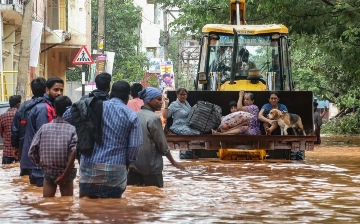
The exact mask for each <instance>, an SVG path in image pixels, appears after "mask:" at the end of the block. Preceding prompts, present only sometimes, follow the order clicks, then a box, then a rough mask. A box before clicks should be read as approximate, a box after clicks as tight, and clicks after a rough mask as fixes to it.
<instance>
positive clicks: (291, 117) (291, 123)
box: [268, 109, 306, 135]
mask: <svg viewBox="0 0 360 224" xmlns="http://www.w3.org/2000/svg"><path fill="white" fill-rule="evenodd" d="M268 118H269V119H270V120H276V121H277V123H278V125H279V126H280V129H281V135H288V132H287V129H288V128H290V127H291V128H292V129H293V131H294V133H295V135H297V132H296V129H300V130H301V131H302V133H303V134H304V135H306V134H305V130H304V126H303V124H302V122H301V117H300V116H299V115H297V114H291V113H288V112H286V111H280V110H278V109H272V110H270V112H269V114H268Z"/></svg>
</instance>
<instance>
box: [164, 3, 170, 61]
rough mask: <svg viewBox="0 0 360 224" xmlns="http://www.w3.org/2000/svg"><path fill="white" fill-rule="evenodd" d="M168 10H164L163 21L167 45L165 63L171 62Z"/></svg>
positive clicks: (165, 46)
mask: <svg viewBox="0 0 360 224" xmlns="http://www.w3.org/2000/svg"><path fill="white" fill-rule="evenodd" d="M167 13H168V12H167V9H166V8H164V9H163V20H164V37H165V44H164V61H165V62H166V61H168V60H169V52H168V45H169V38H170V37H169V31H168V21H167Z"/></svg>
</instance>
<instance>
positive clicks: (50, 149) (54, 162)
mask: <svg viewBox="0 0 360 224" xmlns="http://www.w3.org/2000/svg"><path fill="white" fill-rule="evenodd" d="M71 104H72V103H71V100H70V99H69V97H67V96H58V97H56V99H55V111H56V115H57V118H56V119H54V120H53V121H52V122H50V123H48V124H44V125H43V126H41V128H40V129H39V130H38V132H37V133H36V134H35V136H34V138H33V141H32V143H31V146H30V150H29V157H30V158H31V160H32V161H33V162H34V163H35V164H40V166H41V167H42V169H43V171H44V187H43V197H54V196H55V193H56V188H57V185H60V193H61V196H73V188H74V185H73V181H74V179H75V177H76V168H75V165H74V161H75V149H76V144H77V135H76V130H75V127H74V126H72V125H71V124H69V123H68V122H66V121H64V120H63V119H62V116H63V114H64V112H65V110H66V108H67V107H68V106H71Z"/></svg>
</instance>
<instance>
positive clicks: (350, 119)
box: [321, 110, 360, 134]
mask: <svg viewBox="0 0 360 224" xmlns="http://www.w3.org/2000/svg"><path fill="white" fill-rule="evenodd" d="M321 132H322V133H323V134H360V113H359V110H358V111H357V112H356V113H355V114H353V115H345V116H343V117H341V118H333V119H331V120H330V121H328V122H326V123H325V124H324V125H323V126H322V127H321Z"/></svg>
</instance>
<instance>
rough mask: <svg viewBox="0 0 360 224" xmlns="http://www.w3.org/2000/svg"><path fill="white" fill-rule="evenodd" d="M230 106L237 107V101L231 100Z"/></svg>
mask: <svg viewBox="0 0 360 224" xmlns="http://www.w3.org/2000/svg"><path fill="white" fill-rule="evenodd" d="M229 107H230V108H232V107H237V102H236V101H231V102H230V103H229Z"/></svg>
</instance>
